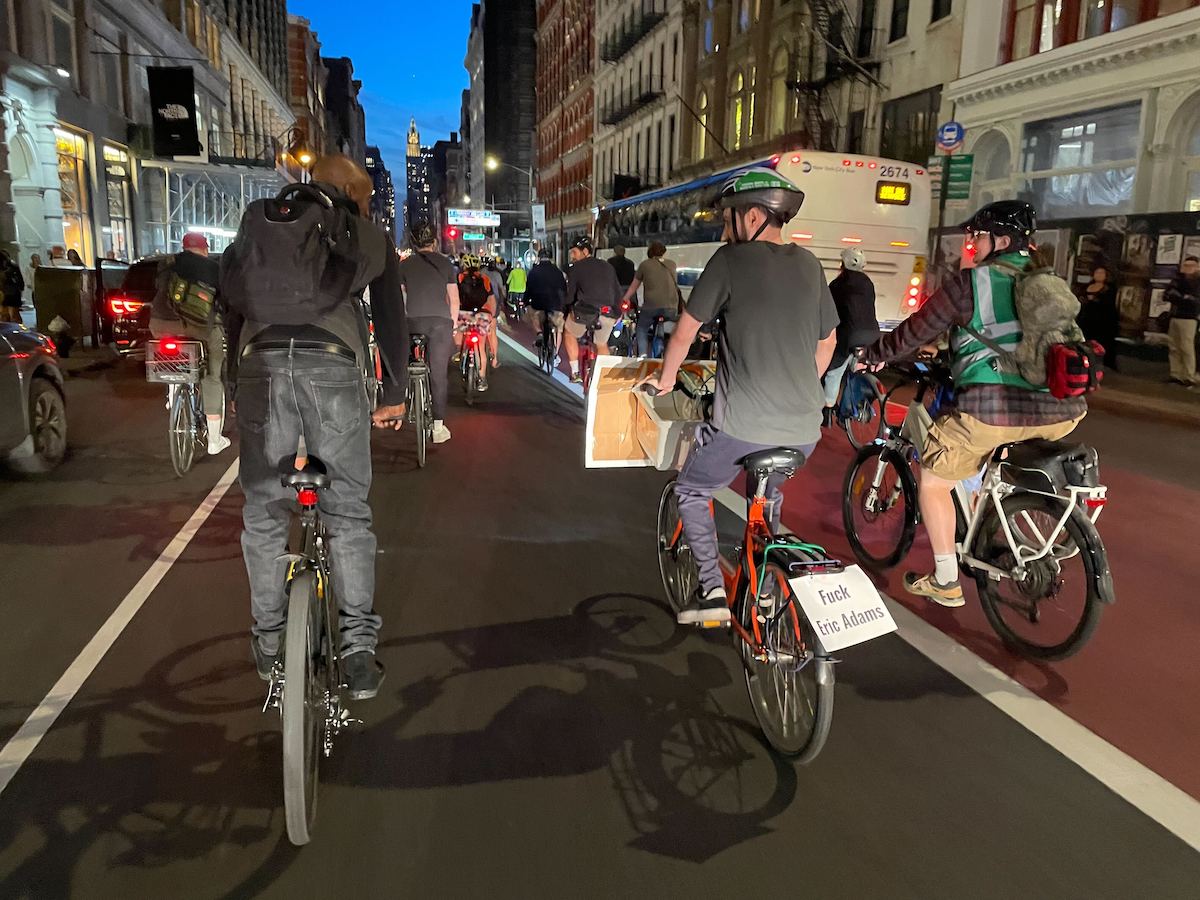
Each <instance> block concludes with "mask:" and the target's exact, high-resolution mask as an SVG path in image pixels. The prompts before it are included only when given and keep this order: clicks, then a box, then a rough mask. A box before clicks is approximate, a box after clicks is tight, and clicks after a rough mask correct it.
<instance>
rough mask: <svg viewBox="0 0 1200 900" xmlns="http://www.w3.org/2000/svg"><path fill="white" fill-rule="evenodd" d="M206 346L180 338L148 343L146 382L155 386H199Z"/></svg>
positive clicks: (162, 339)
mask: <svg viewBox="0 0 1200 900" xmlns="http://www.w3.org/2000/svg"><path fill="white" fill-rule="evenodd" d="M203 361H204V344H203V343H201V342H200V341H184V340H180V339H178V338H161V339H158V340H153V341H147V342H146V380H147V381H151V382H154V383H155V384H198V383H199V381H200V369H201V366H202V363H203Z"/></svg>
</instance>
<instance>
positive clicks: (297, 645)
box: [282, 572, 325, 846]
mask: <svg viewBox="0 0 1200 900" xmlns="http://www.w3.org/2000/svg"><path fill="white" fill-rule="evenodd" d="M319 610H320V606H319V601H318V599H317V579H316V576H315V575H314V574H313V573H312V572H303V573H301V574H300V575H298V576H297V577H296V578H295V579H294V580H293V581H292V583H291V587H290V590H289V593H288V617H287V632H286V634H285V637H284V648H283V701H282V713H283V808H284V815H285V818H286V820H287V834H288V840H290V841H291V842H292V843H293V844H295V845H297V846H302V845H304V844H307V843H308V841H309V838H310V837H311V832H312V824H313V820H314V819H315V817H316V812H317V770H318V767H319V765H320V758H321V752H322V747H321V734H322V728H323V726H324V718H325V698H324V696H323V695H322V691H321V688H320V677H319V676H320V671H321V670H322V669H323V668H324V661H323V659H322V656H321V633H320V631H321V629H320V619H319V618H318V617H319V614H320V613H319Z"/></svg>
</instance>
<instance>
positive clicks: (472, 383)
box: [463, 349, 479, 406]
mask: <svg viewBox="0 0 1200 900" xmlns="http://www.w3.org/2000/svg"><path fill="white" fill-rule="evenodd" d="M475 366H476V362H475V351H474V350H466V349H464V350H463V393H464V396H465V397H466V401H467V406H474V405H475V388H476V378H477V377H478V375H477V373H478V371H479V370H478V369H477V368H476V367H475Z"/></svg>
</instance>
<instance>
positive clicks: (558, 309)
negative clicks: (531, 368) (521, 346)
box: [525, 247, 567, 347]
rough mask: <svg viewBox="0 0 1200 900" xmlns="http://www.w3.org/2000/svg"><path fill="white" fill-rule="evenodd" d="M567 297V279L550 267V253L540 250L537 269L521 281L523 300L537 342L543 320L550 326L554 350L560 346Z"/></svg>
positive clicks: (540, 337)
mask: <svg viewBox="0 0 1200 900" xmlns="http://www.w3.org/2000/svg"><path fill="white" fill-rule="evenodd" d="M566 296H567V276H566V275H564V274H563V271H562V269H560V268H559V267H558V266H556V265H555V264H554V260H553V259H551V254H550V251H549V250H547V249H546V248H545V247H543V248H542V249H541V250H539V251H538V261H537V265H536V266H534V267H533V268H532V269H530V270H529V275H528V276H527V277H526V279H525V299H526V300H528V301H529V308H530V310H532V312H533V330H534V333H535V334H536V335H537V340H538V341H540V340H541V339H542V329H543V328H544V327H545V320H546V319H547V318H549V319H550V324H551V325H553V326H554V346H555V347H561V346H562V331H563V305H564V303H565V301H566Z"/></svg>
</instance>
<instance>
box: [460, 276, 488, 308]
mask: <svg viewBox="0 0 1200 900" xmlns="http://www.w3.org/2000/svg"><path fill="white" fill-rule="evenodd" d="M458 296H459V301H460V304H461V306H462V308H463V309H468V310H471V311H472V312H478V311H479V310H481V309H483V306H484V304H485V303H487V298H488V291H487V286H486V285H485V284H484V281H483V276H482V275H480V274H479V273H478V272H468V273H467V274H465V275H463V277H462V281H460V282H459V283H458Z"/></svg>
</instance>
